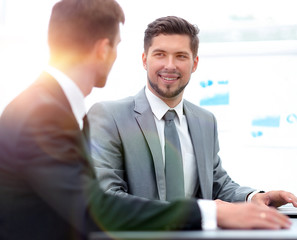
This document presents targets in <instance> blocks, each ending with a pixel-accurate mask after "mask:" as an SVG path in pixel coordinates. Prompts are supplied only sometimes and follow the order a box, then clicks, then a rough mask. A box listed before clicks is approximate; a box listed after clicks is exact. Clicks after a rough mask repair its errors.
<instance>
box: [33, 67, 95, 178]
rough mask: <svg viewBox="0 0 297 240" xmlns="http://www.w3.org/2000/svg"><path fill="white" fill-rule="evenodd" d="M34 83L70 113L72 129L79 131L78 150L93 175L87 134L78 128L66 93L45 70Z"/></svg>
mask: <svg viewBox="0 0 297 240" xmlns="http://www.w3.org/2000/svg"><path fill="white" fill-rule="evenodd" d="M36 84H40V85H42V86H44V87H45V88H46V89H47V91H48V92H50V94H51V95H52V96H53V98H54V99H56V100H57V101H58V102H59V103H60V104H61V107H62V106H63V107H64V108H65V111H66V112H68V113H69V114H71V115H72V117H71V118H72V119H73V122H72V123H71V125H73V127H74V129H77V132H79V134H80V135H81V136H80V139H81V144H82V147H81V149H80V150H81V151H82V156H83V158H82V159H81V160H82V161H83V162H85V163H86V165H87V166H88V170H89V171H90V174H91V175H93V176H94V177H95V176H96V174H95V171H94V168H93V160H92V159H91V157H90V146H89V138H88V136H85V134H83V132H82V131H81V130H80V128H79V125H78V123H77V121H76V119H75V116H74V114H73V112H72V109H71V106H70V103H69V101H68V99H67V97H66V95H65V94H64V91H63V90H62V88H61V86H60V85H59V83H58V82H57V81H56V79H54V78H53V77H52V76H51V75H49V74H48V73H46V72H44V73H42V76H41V77H40V78H39V80H37V82H36ZM86 121H88V120H86ZM67 124H70V123H67Z"/></svg>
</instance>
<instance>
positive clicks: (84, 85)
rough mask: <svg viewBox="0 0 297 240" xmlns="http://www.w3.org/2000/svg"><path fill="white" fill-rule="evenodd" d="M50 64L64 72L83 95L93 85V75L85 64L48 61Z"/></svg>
mask: <svg viewBox="0 0 297 240" xmlns="http://www.w3.org/2000/svg"><path fill="white" fill-rule="evenodd" d="M50 64H51V66H53V67H55V68H57V69H59V70H60V71H61V72H63V73H64V74H66V75H67V76H68V77H69V78H70V79H71V80H72V81H73V82H74V83H75V84H76V85H77V86H78V88H79V89H80V90H81V91H82V93H83V95H84V96H85V97H86V96H87V95H89V94H90V93H91V91H92V88H93V87H94V76H93V74H92V71H88V68H87V66H84V65H83V64H82V63H77V64H65V63H63V64H61V63H60V64H59V63H57V62H55V63H53V62H50Z"/></svg>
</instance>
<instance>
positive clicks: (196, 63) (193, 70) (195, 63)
mask: <svg viewBox="0 0 297 240" xmlns="http://www.w3.org/2000/svg"><path fill="white" fill-rule="evenodd" d="M198 62H199V57H198V56H196V57H195V58H194V64H193V68H192V73H193V72H195V71H196V69H197V66H198Z"/></svg>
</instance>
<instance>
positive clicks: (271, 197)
mask: <svg viewBox="0 0 297 240" xmlns="http://www.w3.org/2000/svg"><path fill="white" fill-rule="evenodd" d="M251 201H252V202H253V203H256V204H265V205H267V206H272V207H280V206H282V205H284V204H287V203H292V204H293V206H294V207H297V197H296V196H295V195H294V194H292V193H289V192H285V191H270V192H266V193H257V194H255V195H254V196H253V198H252V200H251Z"/></svg>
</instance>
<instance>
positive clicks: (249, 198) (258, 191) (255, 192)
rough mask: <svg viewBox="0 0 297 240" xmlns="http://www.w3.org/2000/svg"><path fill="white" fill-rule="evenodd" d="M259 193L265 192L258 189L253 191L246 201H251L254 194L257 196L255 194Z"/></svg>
mask: <svg viewBox="0 0 297 240" xmlns="http://www.w3.org/2000/svg"><path fill="white" fill-rule="evenodd" d="M257 193H264V191H260V190H257V191H254V192H251V193H250V194H249V196H248V198H247V200H246V201H247V202H251V201H252V198H253V196H255V194H257Z"/></svg>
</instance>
